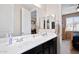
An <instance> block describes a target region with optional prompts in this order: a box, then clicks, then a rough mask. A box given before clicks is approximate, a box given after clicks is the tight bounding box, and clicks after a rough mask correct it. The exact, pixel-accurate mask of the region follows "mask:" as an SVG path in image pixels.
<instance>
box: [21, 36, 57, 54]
mask: <svg viewBox="0 0 79 59" xmlns="http://www.w3.org/2000/svg"><path fill="white" fill-rule="evenodd" d="M22 54H57V38H53V39H51V40H49V41H47V42H45V43H43V44H41V45H39V46H37V47H34V48H32V49H31V50H29V51H25V52H23V53H22Z"/></svg>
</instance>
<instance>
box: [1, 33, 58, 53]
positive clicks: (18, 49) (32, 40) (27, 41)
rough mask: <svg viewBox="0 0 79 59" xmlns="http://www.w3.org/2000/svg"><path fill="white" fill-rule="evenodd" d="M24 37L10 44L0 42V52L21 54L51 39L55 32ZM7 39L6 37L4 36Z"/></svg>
mask: <svg viewBox="0 0 79 59" xmlns="http://www.w3.org/2000/svg"><path fill="white" fill-rule="evenodd" d="M23 37H24V39H23V41H21V42H14V43H13V44H11V45H8V44H7V43H6V44H0V54H21V53H23V52H25V51H28V50H30V49H32V48H34V47H36V46H38V45H40V44H42V43H44V42H46V41H49V40H51V39H52V38H55V37H57V35H56V34H55V33H52V35H51V34H49V35H45V36H42V35H36V36H35V37H33V36H23ZM5 39H7V38H5Z"/></svg>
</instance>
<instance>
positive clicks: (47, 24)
mask: <svg viewBox="0 0 79 59" xmlns="http://www.w3.org/2000/svg"><path fill="white" fill-rule="evenodd" d="M47 29H49V19H48V20H47Z"/></svg>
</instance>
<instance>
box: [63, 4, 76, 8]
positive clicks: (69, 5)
mask: <svg viewBox="0 0 79 59" xmlns="http://www.w3.org/2000/svg"><path fill="white" fill-rule="evenodd" d="M73 6H77V4H62V8H69V7H73Z"/></svg>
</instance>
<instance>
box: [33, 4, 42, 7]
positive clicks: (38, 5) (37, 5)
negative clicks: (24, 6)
mask: <svg viewBox="0 0 79 59" xmlns="http://www.w3.org/2000/svg"><path fill="white" fill-rule="evenodd" d="M33 5H35V6H36V7H38V8H41V5H40V4H37V3H33Z"/></svg>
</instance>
